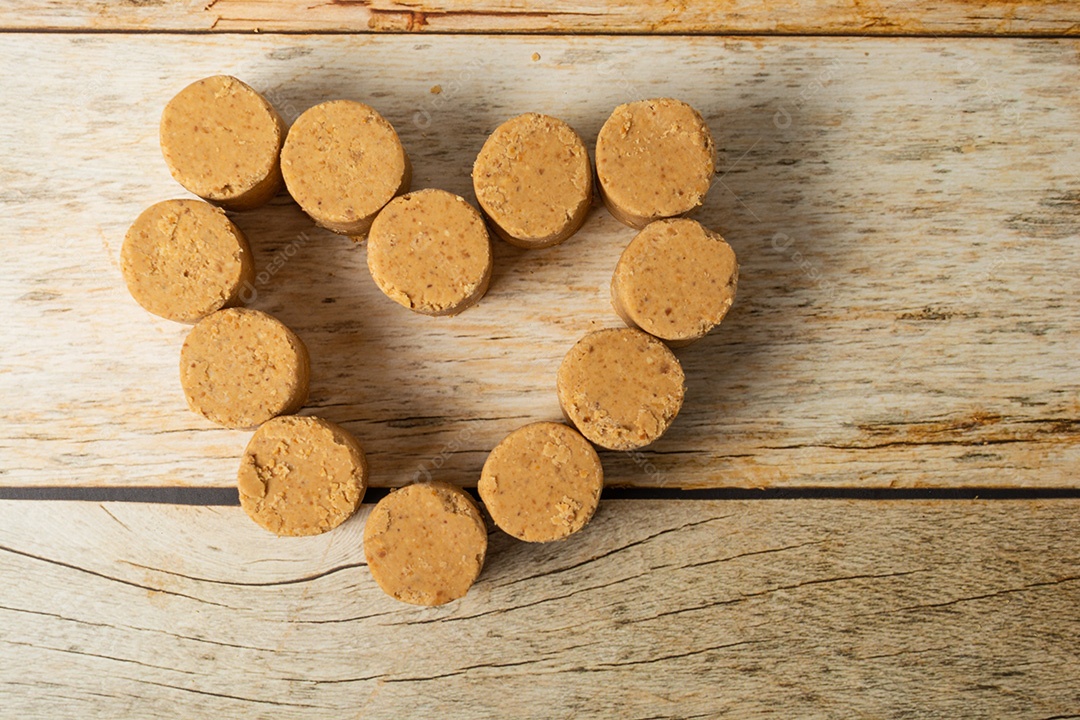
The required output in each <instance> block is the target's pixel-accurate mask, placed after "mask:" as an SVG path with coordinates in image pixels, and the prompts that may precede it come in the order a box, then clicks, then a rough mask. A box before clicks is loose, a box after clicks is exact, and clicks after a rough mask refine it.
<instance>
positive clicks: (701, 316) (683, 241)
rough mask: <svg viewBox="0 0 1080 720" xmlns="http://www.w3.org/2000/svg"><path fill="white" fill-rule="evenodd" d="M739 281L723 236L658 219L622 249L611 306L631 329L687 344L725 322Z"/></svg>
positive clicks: (671, 342) (698, 225)
mask: <svg viewBox="0 0 1080 720" xmlns="http://www.w3.org/2000/svg"><path fill="white" fill-rule="evenodd" d="M738 281H739V265H738V263H737V262H736V260H735V251H734V250H732V249H731V246H730V245H728V244H727V243H726V242H725V241H724V238H722V237H721V236H720V234H719V233H715V232H713V231H712V230H709V229H708V228H705V227H703V226H702V225H701V223H699V222H697V221H695V220H688V219H686V218H677V219H674V220H658V221H656V222H654V223H649V224H648V225H646V226H645V229H644V230H642V231H641V232H639V233H638V234H637V237H635V238H634V239H633V240H632V241H630V244H629V245H627V246H626V249H625V250H623V254H622V257H621V258H619V263H618V265H616V266H615V274H614V275H613V276H612V278H611V304H612V306H613V307H614V308H615V312H617V313H618V314H619V317H621V318H622V319H623V320H624V321H626V324H627V325H630V326H633V327H638V328H641V329H642V330H644V331H645V332H647V333H649V334H650V335H655V336H656V337H658V338H660V339H661V340H664V341H666V342H667V343H668V344H669V345H672V346H680V345H687V344H689V343H691V342H693V341H694V340H697V339H698V338H701V337H704V335H705V334H706V333H707V332H709V331H710V330H712V329H713V328H714V327H716V326H717V325H719V324H720V321H721V320H723V319H724V316H725V315H727V311H728V308H730V307H731V303H732V302H734V300H735V288H736V285H737V284H738Z"/></svg>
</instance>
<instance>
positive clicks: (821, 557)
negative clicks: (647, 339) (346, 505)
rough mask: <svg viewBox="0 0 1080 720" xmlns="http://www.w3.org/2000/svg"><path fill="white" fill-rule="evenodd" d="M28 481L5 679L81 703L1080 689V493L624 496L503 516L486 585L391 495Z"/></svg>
mask: <svg viewBox="0 0 1080 720" xmlns="http://www.w3.org/2000/svg"><path fill="white" fill-rule="evenodd" d="M366 508H367V506H365V510H363V511H362V513H361V515H359V516H357V517H355V518H353V519H352V520H350V521H349V522H348V523H346V525H344V526H342V528H340V529H339V530H337V531H334V532H332V533H330V534H328V535H325V536H321V537H316V538H300V539H297V538H287V539H279V538H273V537H271V536H269V535H268V534H267V533H265V532H263V531H262V530H260V529H258V528H257V527H255V525H254V524H253V523H250V522H249V521H248V520H247V519H246V518H244V517H243V514H242V512H241V511H240V509H239V508H197V507H178V506H162V505H157V506H153V505H138V504H122V503H121V504H110V505H107V506H97V505H89V504H77V503H32V502H8V503H3V504H0V659H2V662H0V702H2V707H3V708H4V712H5V714H9V715H11V716H13V717H23V718H53V717H56V716H57V715H60V716H64V717H72V716H91V717H101V716H109V717H140V718H154V717H176V716H177V715H183V716H186V717H219V716H222V715H227V716H230V717H233V716H245V717H250V716H259V717H263V716H266V717H269V716H271V715H272V716H273V717H284V718H294V717H295V718H303V717H395V718H401V717H447V716H453V717H460V718H488V717H491V718H506V717H582V716H587V717H616V716H617V717H620V718H644V717H650V718H661V717H662V718H668V717H680V718H683V717H698V716H700V717H719V716H722V715H724V714H726V713H732V714H734V715H737V716H739V717H756V716H758V715H762V714H766V713H767V714H769V715H770V716H775V715H783V716H785V717H835V716H837V715H844V716H848V717H880V718H902V717H920V718H938V717H941V718H954V717H994V718H1048V717H1071V716H1074V715H1075V714H1076V713H1078V712H1080V655H1078V654H1077V642H1076V640H1077V638H1078V637H1080V616H1078V615H1077V613H1076V611H1075V609H1076V607H1077V604H1078V603H1080V573H1078V568H1080V533H1077V518H1078V517H1080V502H1078V501H1075V500H1058V501H1041V502H1037V501H1016V502H1011V501H1010V502H1003V501H996V502H979V501H975V502H904V501H891V502H858V501H856V502H852V501H784V500H778V501H731V502H682V501H607V502H604V503H603V504H602V506H601V509H600V512H599V514H598V515H597V517H596V519H595V520H594V522H593V524H592V525H590V526H589V527H588V528H586V529H585V531H583V533H582V534H581V535H579V536H575V537H574V538H572V539H571V540H569V541H567V542H565V543H557V544H553V545H529V544H525V543H519V542H517V541H513V540H511V539H510V538H508V537H507V536H505V535H503V534H501V533H495V534H493V535H492V544H491V552H490V555H489V557H490V560H489V564H488V566H487V567H486V568H485V570H484V573H483V575H482V576H481V578H480V580H479V582H478V584H477V585H476V586H475V587H474V588H473V589H472V591H470V593H469V595H468V596H466V597H465V598H464V599H463V600H460V601H457V602H455V603H453V604H451V605H449V606H445V607H443V608H416V607H412V606H407V605H402V604H399V603H397V602H395V601H393V600H391V599H389V598H387V597H386V596H384V595H383V594H382V593H381V592H380V591H379V590H378V588H377V587H376V586H375V584H374V582H373V581H372V580H371V579H370V576H369V575H368V573H367V569H366V568H365V567H364V566H363V553H362V551H361V526H362V523H363V515H366V512H367V509H366Z"/></svg>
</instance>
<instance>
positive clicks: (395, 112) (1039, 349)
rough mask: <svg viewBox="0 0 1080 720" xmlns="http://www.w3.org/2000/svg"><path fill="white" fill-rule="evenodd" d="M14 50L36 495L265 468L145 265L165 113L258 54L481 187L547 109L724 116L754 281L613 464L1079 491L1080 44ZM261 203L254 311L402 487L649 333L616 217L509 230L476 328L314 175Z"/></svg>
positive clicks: (274, 87)
mask: <svg viewBox="0 0 1080 720" xmlns="http://www.w3.org/2000/svg"><path fill="white" fill-rule="evenodd" d="M534 53H537V54H539V56H540V60H538V61H534V60H532V57H533V54H534ZM0 55H2V57H4V59H5V62H4V63H2V64H0V87H3V92H4V99H5V103H4V114H5V122H4V123H0V149H2V150H0V188H2V191H0V243H2V248H3V250H4V253H3V257H4V272H3V273H2V274H0V307H3V311H4V315H5V317H4V322H5V328H6V330H5V331H4V336H3V339H4V341H3V343H2V344H0V398H2V402H3V416H4V422H3V424H2V426H0V428H2V429H0V483H2V484H4V485H9V486H12V485H87V484H106V485H111V486H118V485H119V486H122V485H211V486H224V485H229V484H231V483H232V482H233V481H234V475H235V468H236V466H237V462H238V461H237V458H238V457H239V454H240V452H241V450H242V448H243V446H244V444H245V442H246V441H247V438H248V434H247V433H244V432H233V431H226V430H221V429H216V428H213V427H211V426H210V424H209V423H207V422H205V421H203V420H202V419H201V418H199V417H197V416H195V415H194V414H192V413H190V412H188V411H187V409H186V407H185V404H184V400H183V397H182V395H181V392H180V389H179V385H178V381H177V369H176V365H177V361H178V360H177V358H178V353H179V348H180V344H181V342H182V340H183V337H184V334H185V332H186V328H184V327H183V326H180V325H175V324H172V323H169V322H166V321H162V320H157V319H154V318H152V317H151V316H149V315H148V314H147V313H145V312H143V311H142V310H141V309H140V308H139V307H138V306H136V305H135V303H134V302H133V301H132V300H131V299H130V298H129V297H128V295H127V292H126V290H125V288H124V286H123V282H122V279H121V276H120V273H119V271H118V269H117V266H116V261H117V256H118V252H119V247H120V243H121V240H122V237H123V234H124V232H125V230H126V228H127V225H128V224H129V223H130V222H131V221H132V220H133V219H134V218H135V217H136V215H138V213H139V212H140V211H141V210H142V209H143V208H144V207H146V206H147V205H149V204H150V203H152V202H155V201H158V200H161V199H165V198H168V197H174V196H182V195H183V193H182V192H181V189H180V188H179V187H178V186H176V185H175V184H174V183H173V181H172V180H171V178H170V177H169V175H168V172H167V171H166V168H165V165H164V163H163V162H162V160H161V158H160V155H159V151H158V147H157V120H158V114H159V113H160V110H161V108H162V107H163V106H164V104H165V102H166V101H167V100H168V98H169V97H170V96H171V95H172V94H174V93H175V92H177V91H178V90H179V89H180V88H181V87H183V86H184V85H185V84H186V83H188V82H190V81H191V80H193V79H195V78H198V77H200V76H204V75H209V74H213V73H217V72H228V73H232V74H235V75H237V76H239V77H241V78H243V79H245V80H246V81H248V82H249V83H251V84H253V85H254V86H255V87H256V88H259V89H260V90H262V91H264V92H266V93H267V94H268V96H269V97H270V99H271V100H272V101H273V102H275V103H276V104H277V106H278V107H279V108H280V109H281V110H282V112H283V113H284V115H285V116H286V117H287V119H289V120H292V119H294V118H295V117H296V116H297V115H298V114H299V112H301V111H302V110H303V109H305V108H306V107H308V106H309V105H312V104H315V103H317V102H320V101H323V100H327V99H331V98H339V97H351V98H357V99H360V100H364V101H367V102H370V103H373V104H374V105H375V106H376V107H377V108H379V109H380V110H381V111H382V112H383V113H384V114H385V115H386V116H387V117H388V118H389V119H390V120H391V121H392V122H393V123H394V124H395V125H396V126H397V128H398V129H399V131H400V133H401V136H402V138H403V141H404V143H405V145H406V147H407V148H408V150H409V153H410V154H411V156H412V159H413V164H414V166H415V187H426V186H438V187H443V188H446V189H448V190H451V191H453V192H457V193H460V194H464V195H466V196H468V197H470V198H471V197H472V192H471V187H470V181H469V170H470V167H471V163H472V160H473V158H474V157H475V154H476V152H477V151H478V150H479V148H480V146H481V145H482V143H483V141H484V139H485V137H486V135H487V133H488V132H490V131H491V130H492V129H493V128H494V127H495V125H496V124H498V123H499V122H500V121H502V120H504V119H505V118H507V117H510V116H512V115H515V114H517V113H521V112H525V111H530V110H541V111H545V112H548V113H551V114H553V115H556V116H559V117H562V118H564V119H566V120H567V121H569V122H570V123H571V124H573V125H574V126H575V127H577V128H578V129H579V131H580V132H582V134H583V135H584V137H585V138H586V140H587V142H589V143H590V144H591V143H592V142H593V141H594V139H595V136H596V132H597V130H598V129H599V127H600V125H601V124H602V122H603V121H604V119H605V117H606V116H607V114H608V113H609V112H610V110H611V109H612V108H613V107H614V106H615V105H616V104H618V103H620V102H622V101H625V100H628V99H632V98H637V97H642V96H645V97H648V96H658V95H672V96H676V97H680V98H683V99H685V100H687V101H689V102H690V103H692V104H694V105H695V106H697V107H699V108H700V109H701V110H702V111H703V113H704V114H705V116H706V117H707V119H708V121H709V123H710V125H711V127H712V128H713V131H714V133H715V135H716V137H717V141H718V145H719V147H720V149H721V155H720V163H719V167H720V174H719V175H718V178H717V183H716V185H715V187H714V188H713V189H712V191H711V193H710V195H709V197H708V200H707V202H706V205H705V207H704V208H703V209H702V210H701V211H700V212H698V213H697V214H696V217H698V218H699V219H701V220H702V221H703V222H705V223H706V224H708V225H710V226H712V227H714V228H716V229H718V230H720V231H721V232H722V233H723V234H724V235H725V236H726V237H727V238H728V240H729V241H730V242H731V244H732V245H733V247H734V248H735V250H736V252H737V253H738V255H739V258H740V260H741V263H742V274H741V279H740V288H739V297H738V299H737V301H736V305H735V308H734V309H733V311H732V312H731V314H730V315H729V316H728V319H727V320H726V321H725V323H724V325H723V326H722V327H721V328H720V329H719V331H718V332H716V333H715V334H714V335H712V336H710V337H709V338H707V339H706V340H704V341H702V342H700V343H698V344H697V345H694V346H692V347H690V348H687V349H684V350H680V351H679V355H680V357H681V358H682V360H683V362H684V365H685V368H686V371H687V375H688V385H689V393H688V400H687V403H686V406H685V407H684V410H683V412H682V414H681V415H680V417H679V418H678V420H677V421H676V423H675V424H674V426H673V427H672V429H671V431H670V432H669V433H668V434H667V435H666V436H665V437H664V438H662V439H661V441H660V442H658V443H656V445H655V446H654V447H653V448H652V449H651V450H650V451H649V452H647V453H645V454H644V455H640V456H637V455H621V454H613V453H608V454H605V456H604V462H605V467H606V469H607V475H608V480H609V482H611V483H613V484H632V485H665V486H671V487H702V486H744V487H757V486H769V485H773V486H780V485H789V486H790V485H802V486H806V485H811V486H873V487H883V486H943V487H953V486H1055V487H1060V486H1071V487H1075V486H1076V483H1077V475H1076V468H1077V467H1080V445H1078V443H1077V438H1078V434H1077V429H1078V427H1077V423H1078V420H1080V373H1078V370H1080V352H1078V351H1080V310H1078V308H1080V303H1078V302H1077V299H1078V296H1080V279H1078V277H1080V273H1078V272H1077V268H1078V267H1080V243H1078V240H1080V219H1078V218H1080V214H1078V212H1077V210H1078V208H1080V178H1078V176H1077V168H1078V167H1080V144H1078V143H1077V142H1076V129H1077V118H1078V117H1080V98H1078V96H1077V93H1076V68H1077V58H1078V56H1080V44H1078V42H1077V41H1066V40H1027V41H1019V40H994V41H986V40H959V39H954V40H949V41H948V42H943V41H940V40H933V39H927V40H921V39H908V40H896V39H891V40H890V39H842V38H802V39H796V38H789V39H784V38H780V39H760V38H758V39H746V40H736V39H726V40H720V39H715V38H696V39H695V38H639V37H621V38H620V37H604V38H566V37H492V38H485V39H483V41H482V43H481V41H479V40H477V39H475V38H469V37H448V36H431V37H424V38H416V37H405V36H385V37H370V36H368V37H363V36H354V37H343V36H272V37H271V36H266V37H239V36H228V37H226V36H212V35H188V36H153V37H150V36H139V35H100V36H65V35H60V36H42V35H34V34H30V35H7V36H0ZM72 68H78V69H79V71H78V72H72V70H71V69H72ZM436 85H439V86H441V89H442V92H441V94H432V93H431V92H430V90H431V88H432V87H433V86H436ZM237 222H238V223H239V224H240V225H241V227H242V228H243V229H244V230H245V231H246V232H247V233H248V234H249V237H250V239H251V241H252V243H253V246H254V249H255V254H256V261H257V265H258V267H259V269H260V271H262V272H264V273H265V275H264V276H263V278H264V280H266V282H260V284H259V286H258V298H257V300H256V301H255V303H254V306H255V307H258V308H261V309H263V310H267V311H270V312H272V313H274V314H276V315H278V316H279V317H280V318H282V319H283V320H284V321H285V322H287V323H288V324H289V325H291V326H292V327H293V328H295V329H296V330H297V331H298V333H299V334H300V335H301V336H302V337H303V338H304V340H305V341H306V342H307V344H308V346H309V348H310V349H311V352H312V356H313V374H314V380H313V388H312V396H311V402H310V404H309V406H308V408H307V410H306V412H309V413H316V414H320V415H323V416H325V417H327V418H329V419H331V420H334V421H337V422H341V423H343V424H345V426H346V427H348V428H349V429H350V430H352V431H353V432H355V434H356V435H357V436H358V437H359V438H360V440H361V442H362V443H363V444H364V445H365V447H366V448H367V450H368V453H369V457H370V459H371V468H372V480H373V483H374V484H375V485H400V484H402V483H404V482H407V481H408V480H410V479H412V478H413V477H416V476H417V475H420V476H423V475H425V474H426V473H427V472H431V473H432V474H434V475H436V476H439V477H441V478H444V479H447V480H450V481H453V482H458V483H461V484H465V485H473V484H475V482H476V479H477V477H478V475H479V470H480V467H481V465H482V463H483V460H484V458H485V456H486V453H487V451H488V450H489V449H490V448H491V447H493V446H494V445H495V443H497V442H498V441H499V440H500V439H501V438H502V437H503V436H505V434H507V433H508V432H510V431H511V430H513V429H514V428H515V427H517V426H519V425H521V424H524V423H526V422H529V421H534V420H543V419H554V418H557V417H558V415H559V411H558V405H557V401H556V396H555V387H554V378H555V371H556V368H557V366H558V363H559V361H560V360H561V358H562V356H563V354H564V353H565V352H566V350H567V349H568V348H569V347H570V346H571V345H572V344H573V342H574V341H575V340H576V339H577V338H578V337H580V335H581V334H583V333H584V332H586V331H588V330H591V329H594V328H598V327H603V326H611V325H616V324H617V323H618V321H617V318H616V316H615V315H614V313H613V312H612V311H611V308H610V305H609V294H608V282H609V279H610V273H611V271H612V269H613V268H614V265H615V262H616V260H617V258H618V256H619V253H620V251H621V249H622V247H623V246H624V245H625V244H626V243H627V242H628V241H629V240H630V238H631V237H632V236H633V233H632V231H631V230H629V229H627V228H625V227H623V226H621V225H619V224H618V223H617V222H615V221H613V220H612V218H611V217H610V216H609V215H608V214H607V213H606V212H605V211H603V210H596V211H595V212H593V214H592V215H591V216H590V218H589V219H588V221H587V222H586V225H585V227H584V229H583V230H582V231H581V232H580V233H579V234H578V235H577V236H575V237H574V238H572V239H571V240H570V241H569V242H567V243H565V244H564V245H562V246H559V247H556V248H552V249H549V250H546V251H535V252H526V251H520V250H516V249H513V248H510V247H508V246H507V245H505V244H504V243H501V242H498V243H496V256H497V261H496V269H495V275H494V280H493V282H492V287H491V291H490V293H489V295H488V296H487V298H486V299H485V300H484V301H483V302H482V303H481V304H480V305H479V306H478V307H476V308H473V309H470V310H469V311H467V312H466V313H464V314H463V315H461V316H459V317H457V318H449V319H445V318H428V317H421V316H418V315H414V314H411V313H409V312H408V311H406V310H404V309H402V308H400V307H399V306H397V305H396V304H394V303H393V302H391V301H390V300H387V299H386V298H385V297H383V296H382V295H381V294H380V293H379V292H378V290H377V289H376V287H375V286H374V283H373V282H372V281H371V279H370V277H369V275H368V273H367V269H366V261H365V251H364V248H363V247H362V246H354V245H353V244H352V243H351V242H350V241H348V240H346V239H344V238H340V237H337V236H333V235H331V234H329V233H326V232H321V231H316V230H315V229H314V228H313V226H312V224H311V223H310V222H309V221H308V220H307V219H306V218H305V217H304V216H303V215H302V214H301V213H300V212H299V210H298V209H297V208H296V207H295V206H294V205H293V204H291V202H289V201H288V200H287V198H286V197H284V196H282V197H280V198H278V199H277V200H276V201H275V202H274V204H273V205H272V206H270V207H268V208H265V209H264V210H263V211H259V212H255V213H250V214H245V215H240V216H238V218H237ZM272 271H273V272H272ZM271 275H272V277H270V276H271Z"/></svg>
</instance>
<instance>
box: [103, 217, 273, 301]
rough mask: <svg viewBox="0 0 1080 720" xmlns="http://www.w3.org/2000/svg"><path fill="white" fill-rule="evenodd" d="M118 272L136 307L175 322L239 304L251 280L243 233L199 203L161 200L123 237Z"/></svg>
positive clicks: (248, 255)
mask: <svg viewBox="0 0 1080 720" xmlns="http://www.w3.org/2000/svg"><path fill="white" fill-rule="evenodd" d="M120 270H121V272H122V273H123V275H124V281H125V282H126V283H127V287H128V291H129V292H130V293H131V296H132V297H133V298H135V301H136V302H138V303H139V305H142V306H143V308H145V309H146V310H148V311H149V312H152V313H153V314H155V315H159V316H161V317H163V318H166V319H169V320H175V321H177V322H195V321H196V320H198V319H200V318H203V317H205V316H207V315H209V314H210V313H212V312H214V311H215V310H220V309H221V308H223V307H227V306H230V305H238V304H240V301H241V297H242V294H243V291H244V290H245V289H246V288H247V287H250V284H251V282H252V281H253V280H254V277H255V269H254V263H253V262H252V257H251V248H249V247H248V242H247V239H246V238H245V237H244V234H243V233H242V232H240V229H239V228H238V227H236V225H234V224H233V223H232V222H231V221H230V220H229V218H228V217H226V216H225V213H224V212H222V211H221V210H220V209H219V208H216V207H214V206H213V205H210V204H208V203H205V202H202V201H199V200H166V201H164V202H159V203H156V204H155V205H151V206H150V207H149V208H147V209H146V210H144V211H143V212H142V214H140V215H139V217H138V218H137V219H136V220H135V222H134V223H132V225H131V227H130V228H129V229H128V231H127V235H125V236H124V245H123V247H122V248H121V250H120Z"/></svg>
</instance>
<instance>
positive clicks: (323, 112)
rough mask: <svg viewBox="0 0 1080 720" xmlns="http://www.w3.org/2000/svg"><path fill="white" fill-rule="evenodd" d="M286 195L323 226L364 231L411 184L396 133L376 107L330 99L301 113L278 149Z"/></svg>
mask: <svg viewBox="0 0 1080 720" xmlns="http://www.w3.org/2000/svg"><path fill="white" fill-rule="evenodd" d="M281 171H282V174H283V175H284V176H285V184H286V186H287V187H288V188H289V194H290V195H292V197H293V199H294V200H296V202H297V204H299V205H300V207H301V208H303V210H304V212H306V213H307V214H308V215H310V216H311V218H312V219H313V220H314V221H315V222H317V223H318V224H319V225H321V226H322V227H325V228H326V229H328V230H332V231H334V232H337V233H343V234H346V235H362V234H364V233H366V232H367V231H368V229H369V228H370V227H371V221H372V220H373V219H374V217H375V215H376V213H378V212H379V210H381V209H382V207H383V206H384V205H386V203H388V202H390V200H391V198H393V197H394V196H395V195H397V194H399V193H402V192H405V191H407V190H408V189H409V183H410V182H411V179H412V168H411V166H410V164H409V158H408V155H406V153H405V148H404V147H402V145H401V140H400V139H399V138H398V134H397V132H395V130H394V128H393V127H392V126H391V125H390V123H389V122H387V121H386V119H385V118H383V116H382V115H380V114H379V113H378V112H377V111H376V110H375V109H374V108H371V107H368V106H367V105H364V104H363V103H358V102H353V101H351V100H333V101H331V102H326V103H322V104H321V105H316V106H315V107H313V108H310V109H309V110H307V111H306V112H304V113H303V114H302V115H301V116H300V117H299V118H297V119H296V122H295V123H293V126H292V128H291V129H290V130H289V136H288V137H287V138H286V139H285V146H284V147H283V148H282V150H281Z"/></svg>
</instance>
